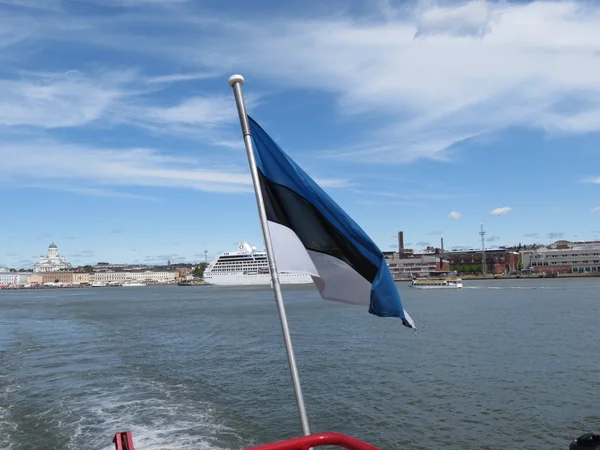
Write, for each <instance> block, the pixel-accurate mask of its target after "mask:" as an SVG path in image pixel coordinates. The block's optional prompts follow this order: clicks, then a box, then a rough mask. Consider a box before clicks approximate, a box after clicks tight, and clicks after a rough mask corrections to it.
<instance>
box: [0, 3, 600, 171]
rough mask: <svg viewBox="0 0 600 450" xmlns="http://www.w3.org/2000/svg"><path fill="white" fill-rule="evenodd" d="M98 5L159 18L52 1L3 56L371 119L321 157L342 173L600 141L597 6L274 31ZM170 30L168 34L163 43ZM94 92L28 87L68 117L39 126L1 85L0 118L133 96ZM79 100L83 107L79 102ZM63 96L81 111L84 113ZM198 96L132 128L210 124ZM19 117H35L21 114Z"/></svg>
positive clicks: (459, 10)
mask: <svg viewBox="0 0 600 450" xmlns="http://www.w3.org/2000/svg"><path fill="white" fill-rule="evenodd" d="M5 2H6V0H5ZM13 3H15V2H13ZM28 3H29V4H30V6H31V5H34V3H33V2H28ZM38 3H39V2H38ZM96 3H97V4H102V5H107V4H110V5H113V6H121V7H122V6H127V7H133V6H140V5H142V4H145V5H154V6H156V8H154V7H153V8H148V9H147V10H144V11H143V12H141V10H140V11H139V12H138V11H137V10H135V11H136V14H133V13H124V14H120V15H118V16H115V17H110V18H108V19H107V18H106V17H102V16H90V15H86V14H85V13H83V12H82V10H81V9H74V8H69V7H67V4H66V3H57V2H52V4H58V5H59V7H60V8H59V9H58V11H49V12H48V14H46V15H44V14H42V13H41V12H39V11H38V13H36V14H35V15H31V16H25V15H23V14H20V13H15V12H11V13H10V14H6V15H5V16H4V18H3V19H0V25H4V26H5V29H6V30H8V31H6V32H5V33H4V34H2V35H1V36H0V45H4V46H5V47H6V48H8V47H10V48H11V49H12V50H13V54H14V55H19V54H20V53H21V52H20V50H22V49H23V48H28V47H27V45H29V44H31V43H38V45H39V43H41V42H46V43H48V45H52V44H53V43H55V42H65V41H69V40H70V41H72V42H78V43H79V45H86V44H87V45H89V46H93V47H94V48H101V49H108V50H110V51H112V52H115V53H119V52H123V54H125V53H126V54H127V55H128V56H132V57H135V56H137V55H148V54H152V57H153V59H154V60H156V61H160V62H162V63H164V64H165V66H166V67H168V65H170V66H173V65H175V66H176V67H178V69H179V70H180V71H179V72H178V73H173V74H165V75H158V76H155V77H154V81H152V80H151V81H150V82H148V79H149V77H147V76H145V77H140V78H143V80H141V81H139V82H138V81H134V83H135V84H134V86H135V87H136V88H138V87H140V86H141V85H142V82H143V84H144V86H146V87H147V86H148V85H154V86H156V85H161V84H164V83H170V82H176V81H185V80H192V79H196V80H201V79H202V78H203V77H204V76H205V75H206V76H207V77H210V75H211V74H223V73H230V72H232V71H233V70H234V69H236V68H239V67H244V68H245V69H246V70H247V72H248V73H252V74H253V76H254V78H255V79H257V80H260V82H261V83H268V84H269V85H270V86H273V88H274V89H284V88H289V87H291V88H304V89H308V90H312V91H316V92H324V93H327V94H330V95H332V96H333V98H334V99H335V101H336V104H337V106H338V109H337V113H338V114H339V115H340V116H342V117H343V118H344V119H345V120H347V121H350V122H354V121H355V122H354V123H357V124H359V123H360V122H359V120H361V119H362V118H363V117H372V116H373V115H374V114H375V115H377V117H378V118H379V119H380V125H378V126H370V125H369V126H368V127H365V126H364V125H362V126H363V128H364V130H365V131H364V132H363V133H362V138H361V139H358V140H357V139H352V141H351V140H350V139H349V140H348V142H347V143H346V144H347V146H345V147H343V148H342V150H340V151H339V152H332V153H330V154H329V156H330V157H334V158H342V159H348V160H356V159H357V157H366V156H368V158H363V159H360V161H361V163H363V164H364V163H366V162H372V163H381V162H385V163H406V162H410V161H414V160H416V159H419V158H431V159H437V160H444V159H448V158H449V154H448V151H447V150H448V149H449V148H451V147H452V146H454V145H456V144H458V143H460V142H464V141H465V140H468V139H470V138H473V137H475V136H480V135H482V134H486V133H493V132H495V131H499V130H502V129H504V128H506V127H509V126H515V125H516V126H523V127H528V128H533V129H542V130H547V131H549V132H552V133H585V132H591V131H599V130H600V96H599V95H597V94H596V93H597V92H599V91H600V79H598V77H595V76H593V74H595V73H598V72H600V61H599V60H598V58H597V54H598V52H599V51H600V5H597V4H595V3H583V2H576V1H554V2H553V1H532V2H528V3H508V2H501V1H498V2H493V1H491V2H483V1H471V2H460V3H441V2H440V3H439V4H438V3H436V2H420V3H415V4H411V5H408V6H407V5H399V6H398V7H397V8H396V7H394V6H393V5H392V4H389V3H386V7H385V8H382V9H381V10H380V11H377V12H374V13H372V14H370V15H369V16H368V17H366V18H365V17H364V16H362V15H361V16H358V15H356V16H355V15H352V14H350V13H341V12H339V11H335V13H331V14H329V15H327V14H322V15H320V16H319V18H314V17H310V16H297V15H293V14H288V15H284V14H281V13H280V16H279V17H277V20H274V19H273V16H272V15H269V16H265V17H262V16H260V15H258V14H257V15H256V16H254V15H252V20H248V18H247V17H246V13H244V15H242V13H240V14H239V16H236V14H227V15H224V14H220V13H215V12H214V11H210V10H206V9H204V8H203V5H202V3H195V2H184V1H179V0H172V1H168V0H111V2H110V3H106V2H100V1H99V0H97V1H96ZM163 6H166V7H163ZM174 6H176V7H174ZM125 11H126V12H128V11H130V9H126V10H125ZM148 23H152V24H153V26H152V33H149V34H148V35H145V36H143V37H141V36H140V34H139V33H138V32H137V31H135V30H138V29H139V28H143V29H145V28H144V27H147V24H148ZM524 23H526V24H527V26H526V27H525V26H523V25H522V24H524ZM175 24H176V26H177V33H173V32H172V31H173V27H174V25H175ZM241 35H243V36H244V39H239V36H241ZM290 48H294V49H295V51H294V52H290V51H289V49H290ZM506 67H510V68H511V70H506ZM150 78H151V77H150ZM144 80H145V81H144ZM103 83H104V84H101V85H100V86H101V88H102V89H98V86H97V85H95V84H93V83H92V84H86V81H85V80H84V81H80V84H79V85H78V86H77V85H76V88H77V89H76V90H75V91H73V95H71V94H70V93H69V91H68V90H66V89H64V86H65V85H61V84H60V83H59V80H54V85H53V86H54V88H53V89H54V90H55V91H54V92H52V90H51V89H49V88H47V87H46V88H45V89H35V87H31V86H30V90H32V91H34V92H35V95H38V94H39V92H42V93H43V95H51V94H52V95H53V96H54V97H52V98H54V100H55V101H56V102H57V104H59V105H63V111H64V114H63V115H62V116H61V115H58V114H57V115H56V116H54V117H52V116H51V115H47V114H43V113H42V112H43V111H45V110H46V109H45V108H44V104H45V103H47V102H48V101H49V100H48V99H44V98H43V96H42V98H38V97H35V95H33V96H32V94H30V93H29V94H27V95H25V96H23V95H22V94H17V95H16V97H15V94H11V87H10V86H14V85H6V87H5V89H4V91H2V90H0V93H2V92H4V93H7V94H11V95H12V97H11V98H12V100H11V103H12V104H15V105H18V104H19V102H21V104H22V105H26V106H23V107H22V109H21V110H20V112H19V111H18V108H17V112H18V114H15V115H13V116H12V117H11V115H10V114H8V113H6V112H4V114H2V113H1V112H0V118H3V119H4V121H5V122H9V123H18V122H21V123H24V124H26V125H28V124H31V122H36V123H37V122H46V125H45V126H72V125H76V124H78V123H82V122H84V123H85V122H86V121H87V122H89V121H94V120H97V119H98V117H100V116H102V115H103V114H104V115H106V114H107V112H108V111H111V110H112V109H111V108H112V107H113V106H114V105H115V103H118V104H122V102H123V100H124V98H125V97H124V96H127V95H128V92H129V91H130V90H131V88H132V86H131V85H130V84H131V81H128V82H126V81H123V82H120V83H115V82H112V81H110V80H108V79H105V80H103ZM432 86H434V87H435V88H432ZM87 90H89V92H91V93H92V95H91V96H86V95H82V94H83V92H84V91H87ZM135 90H136V89H134V91H135ZM17 91H18V90H17ZM40 95H41V94H40ZM71 97H76V98H80V99H84V100H82V105H77V104H76V103H75V102H73V101H71V100H70V99H71ZM197 97H198V98H195V99H183V98H182V99H181V101H180V102H179V103H178V104H176V105H156V104H151V105H149V106H150V107H149V108H147V111H146V114H145V115H142V117H140V119H143V120H142V122H145V123H146V125H154V126H155V127H156V128H157V129H160V126H159V125H157V124H160V123H166V124H168V125H169V126H170V128H169V129H170V130H173V131H175V132H177V131H178V128H176V127H174V125H173V124H180V125H182V127H183V129H186V131H188V132H189V131H190V130H189V128H190V121H193V120H194V119H192V117H194V115H195V114H197V117H207V118H208V119H209V120H210V119H212V118H213V116H212V115H208V116H202V111H203V108H204V107H205V106H206V103H205V102H203V100H199V99H203V96H197ZM23 100H25V101H23ZM217 104H218V103H217ZM67 105H73V106H74V109H73V110H72V111H71V110H69V108H68V107H67ZM145 106H148V105H145ZM27 108H29V109H31V111H33V114H32V116H31V118H28V117H26V114H24V111H26V110H27ZM58 109H59V108H55V109H54V110H55V111H56V110H58ZM41 111H42V112H41ZM187 111H193V112H194V113H193V114H187V113H186V112H187ZM213 111H214V112H215V116H214V117H219V116H220V113H219V110H218V109H216V110H213ZM117 116H118V114H117ZM40 118H45V119H46V120H45V121H42V120H40ZM234 118H235V116H234ZM186 127H187V128H186ZM223 140H226V139H223ZM350 142H353V144H352V145H351V144H350ZM354 143H356V144H354ZM594 182H595V181H594Z"/></svg>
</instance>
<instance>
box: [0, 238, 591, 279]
mask: <svg viewBox="0 0 600 450" xmlns="http://www.w3.org/2000/svg"><path fill="white" fill-rule="evenodd" d="M392 237H394V238H396V239H397V236H392ZM436 237H437V238H438V239H437V242H431V243H430V242H422V243H420V244H426V245H421V246H414V245H413V243H412V242H405V248H406V249H411V250H414V251H415V252H417V253H421V252H426V251H427V247H433V248H441V239H443V238H444V236H442V235H438V234H437V232H436ZM549 237H552V238H553V239H554V240H553V241H544V242H543V241H535V240H534V241H520V242H518V243H514V244H509V245H504V244H502V243H498V242H496V241H497V240H496V239H492V241H493V242H495V244H493V243H492V244H488V243H487V241H486V246H485V249H486V250H495V249H500V248H511V247H513V246H514V247H517V246H518V245H522V246H530V245H541V246H549V245H550V244H552V243H554V242H556V241H557V240H563V239H564V238H563V237H562V236H558V237H557V236H556V235H555V234H551V235H549ZM579 241H581V242H596V241H600V239H598V240H595V239H594V240H585V239H581V240H579ZM575 242H577V241H575ZM52 245H55V243H54V241H52V243H51V244H50V246H49V247H48V248H47V250H50V248H52ZM235 245H237V244H235ZM57 247H59V246H57ZM256 247H257V248H258V249H260V250H263V247H262V246H256ZM55 248H56V247H55ZM480 249H481V243H480V246H479V247H477V246H475V247H464V246H447V245H446V243H444V250H445V251H446V252H452V251H459V250H474V251H479V250H480ZM58 250H59V251H58V254H57V256H59V257H60V258H61V259H65V260H66V262H68V263H71V264H72V269H75V268H78V267H83V266H95V265H96V264H106V263H109V264H111V265H112V264H117V265H118V264H127V265H131V266H136V265H139V266H166V265H170V264H200V263H203V262H205V259H206V260H207V262H211V261H212V260H213V259H215V258H216V257H217V256H219V254H221V253H222V252H225V251H233V249H232V248H229V249H225V250H223V251H219V252H217V253H215V254H209V253H208V252H207V253H202V254H200V253H197V254H195V255H194V258H185V257H181V256H179V255H176V254H167V255H159V256H156V257H146V258H144V259H138V260H134V261H119V260H115V259H114V258H105V259H94V255H95V253H94V252H93V251H90V252H86V251H84V252H80V253H75V254H73V256H74V257H73V258H71V257H70V256H69V254H65V253H64V252H62V251H60V248H59V249H58ZM381 250H382V251H383V252H390V251H391V252H398V244H397V243H396V244H390V245H389V246H388V248H383V247H381ZM47 256H48V255H45V254H40V255H39V256H37V257H35V258H31V261H32V262H31V264H22V265H10V264H2V263H0V267H3V268H11V269H26V270H30V269H33V268H34V266H35V265H36V263H38V262H42V261H43V260H45V259H46V258H47ZM165 257H166V258H165ZM173 257H175V258H174V259H172V258H173ZM64 270H69V269H64Z"/></svg>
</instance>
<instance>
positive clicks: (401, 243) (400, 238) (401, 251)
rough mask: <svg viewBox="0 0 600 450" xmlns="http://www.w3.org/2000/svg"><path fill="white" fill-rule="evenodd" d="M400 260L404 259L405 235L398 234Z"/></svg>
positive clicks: (400, 232)
mask: <svg viewBox="0 0 600 450" xmlns="http://www.w3.org/2000/svg"><path fill="white" fill-rule="evenodd" d="M398 258H400V259H403V258H404V233H403V232H402V231H399V232H398Z"/></svg>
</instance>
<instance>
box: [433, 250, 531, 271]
mask: <svg viewBox="0 0 600 450" xmlns="http://www.w3.org/2000/svg"><path fill="white" fill-rule="evenodd" d="M444 257H446V258H448V260H449V261H450V264H451V265H452V266H455V267H456V266H479V267H481V263H482V258H483V255H482V251H481V249H469V250H451V251H449V252H445V253H444ZM485 265H486V273H497V274H500V273H507V272H514V271H516V270H517V268H518V265H519V253H518V252H513V251H509V250H506V249H503V248H499V249H485Z"/></svg>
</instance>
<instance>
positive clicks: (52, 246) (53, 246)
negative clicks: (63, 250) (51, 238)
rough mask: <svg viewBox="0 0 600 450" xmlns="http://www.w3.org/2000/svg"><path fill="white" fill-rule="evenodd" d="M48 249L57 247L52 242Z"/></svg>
mask: <svg viewBox="0 0 600 450" xmlns="http://www.w3.org/2000/svg"><path fill="white" fill-rule="evenodd" d="M48 248H58V247H57V246H56V244H55V243H54V242H53V243H52V244H50V247H48Z"/></svg>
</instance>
